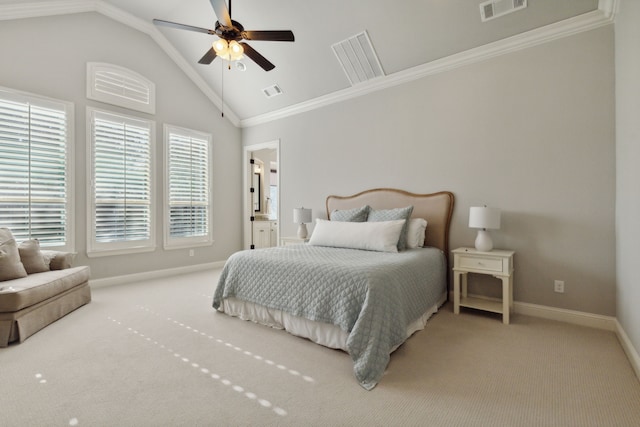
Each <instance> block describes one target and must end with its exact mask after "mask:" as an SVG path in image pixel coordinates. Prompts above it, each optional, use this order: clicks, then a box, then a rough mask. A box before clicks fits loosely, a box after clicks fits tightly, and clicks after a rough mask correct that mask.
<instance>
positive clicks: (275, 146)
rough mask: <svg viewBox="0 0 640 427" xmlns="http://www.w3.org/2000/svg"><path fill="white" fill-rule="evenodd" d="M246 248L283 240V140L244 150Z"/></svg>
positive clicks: (256, 247)
mask: <svg viewBox="0 0 640 427" xmlns="http://www.w3.org/2000/svg"><path fill="white" fill-rule="evenodd" d="M244 160H245V161H244V182H243V189H244V190H243V191H244V206H243V212H244V220H243V223H244V248H245V249H259V248H265V247H271V246H278V244H279V241H280V227H279V222H278V221H279V219H280V203H279V200H280V141H272V142H268V143H264V144H256V145H250V146H246V147H244Z"/></svg>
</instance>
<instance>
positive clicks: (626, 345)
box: [615, 319, 640, 380]
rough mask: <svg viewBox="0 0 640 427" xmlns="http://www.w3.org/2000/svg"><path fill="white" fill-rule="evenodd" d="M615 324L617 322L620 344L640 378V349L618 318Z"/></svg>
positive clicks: (639, 378)
mask: <svg viewBox="0 0 640 427" xmlns="http://www.w3.org/2000/svg"><path fill="white" fill-rule="evenodd" d="M615 324H616V335H617V336H618V340H619V341H620V345H621V346H622V349H623V350H624V352H625V354H626V355H627V359H629V363H631V367H632V368H633V370H634V371H636V376H637V377H638V380H640V355H639V354H638V351H637V350H636V349H635V347H634V346H633V343H632V342H631V340H630V339H629V336H628V335H627V333H626V332H625V331H624V329H623V328H622V325H621V324H620V322H618V319H615Z"/></svg>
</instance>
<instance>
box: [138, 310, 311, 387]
mask: <svg viewBox="0 0 640 427" xmlns="http://www.w3.org/2000/svg"><path fill="white" fill-rule="evenodd" d="M136 308H137V309H139V310H142V311H144V312H146V313H149V314H152V315H154V316H157V317H159V318H163V319H165V320H166V321H167V322H170V323H171V324H173V325H175V326H179V327H181V328H183V329H185V330H187V331H190V332H194V333H196V334H199V335H201V336H204V337H207V338H209V339H210V340H213V341H215V342H217V343H218V344H222V345H223V346H225V347H226V348H229V349H231V350H234V351H237V352H239V353H242V354H244V355H245V356H248V357H253V358H254V359H255V360H258V361H261V362H264V363H265V364H267V365H269V366H273V367H275V368H277V369H278V370H281V371H284V372H287V373H289V374H290V375H291V376H294V377H300V378H302V379H303V380H304V381H306V382H308V383H314V382H315V379H314V378H313V377H311V376H309V375H302V374H301V373H300V372H299V371H297V370H295V369H289V368H287V367H286V366H285V365H283V364H278V363H276V362H274V361H273V360H270V359H265V358H264V357H262V356H260V355H257V354H254V353H252V352H251V351H249V350H245V349H242V348H241V347H238V346H237V345H235V344H233V343H230V342H227V341H224V340H222V339H220V338H215V337H213V336H211V335H208V334H207V333H206V332H202V331H199V330H198V329H196V328H193V327H191V326H190V325H187V324H185V323H183V322H181V321H179V320H177V319H173V318H171V317H166V316H164V315H162V314H160V313H157V312H155V311H153V310H151V309H150V308H148V307H145V306H142V305H137V306H136Z"/></svg>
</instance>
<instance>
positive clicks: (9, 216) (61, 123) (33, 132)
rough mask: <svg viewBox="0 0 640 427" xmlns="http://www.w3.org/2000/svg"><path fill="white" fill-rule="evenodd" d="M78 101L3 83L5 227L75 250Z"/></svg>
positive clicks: (0, 216)
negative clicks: (15, 88)
mask: <svg viewBox="0 0 640 427" xmlns="http://www.w3.org/2000/svg"><path fill="white" fill-rule="evenodd" d="M72 130H73V104H72V103H69V102H64V101H57V100H52V99H48V98H43V97H39V96H37V95H31V94H26V93H23V92H16V91H13V90H10V89H4V88H0V227H7V228H10V229H11V232H12V233H13V235H14V237H15V239H16V241H17V242H21V241H23V240H26V239H38V240H39V241H40V245H41V246H42V247H46V248H48V249H60V250H69V251H72V250H73V249H74V248H73V246H74V242H73V219H72V213H73V206H72V202H73V197H71V195H72V194H73V191H72V183H73V178H72V173H73V170H72V169H71V167H72V165H73V159H72V157H71V156H72V154H73V133H72Z"/></svg>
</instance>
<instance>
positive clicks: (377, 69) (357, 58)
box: [331, 31, 384, 86]
mask: <svg viewBox="0 0 640 427" xmlns="http://www.w3.org/2000/svg"><path fill="white" fill-rule="evenodd" d="M331 48H332V49H333V53H335V54H336V57H337V58H338V61H339V62H340V65H341V66H342V69H343V70H344V72H345V73H346V74H347V78H348V79H349V82H350V83H351V85H352V86H353V85H355V84H357V83H362V82H366V81H367V80H371V79H374V78H376V77H380V76H384V71H383V70H382V66H381V65H380V61H379V60H378V56H377V55H376V52H375V51H374V50H373V45H371V40H369V36H368V35H367V32H366V31H363V32H361V33H360V34H356V35H355V36H353V37H350V38H348V39H346V40H344V41H341V42H339V43H336V44H334V45H332V46H331Z"/></svg>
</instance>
